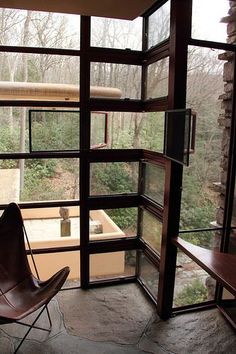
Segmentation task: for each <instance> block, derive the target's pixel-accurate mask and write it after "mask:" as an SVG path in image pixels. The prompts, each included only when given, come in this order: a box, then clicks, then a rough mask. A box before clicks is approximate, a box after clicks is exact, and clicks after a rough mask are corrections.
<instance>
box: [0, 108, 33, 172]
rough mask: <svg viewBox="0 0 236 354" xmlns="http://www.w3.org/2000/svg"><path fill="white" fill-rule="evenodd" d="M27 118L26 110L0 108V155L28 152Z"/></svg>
mask: <svg viewBox="0 0 236 354" xmlns="http://www.w3.org/2000/svg"><path fill="white" fill-rule="evenodd" d="M28 117H29V114H28V108H25V107H0V125H1V129H0V153H10V152H29V133H28V132H29V131H28V127H29V120H28ZM22 122H25V125H24V124H22ZM2 163H3V165H4V162H1V164H2Z"/></svg>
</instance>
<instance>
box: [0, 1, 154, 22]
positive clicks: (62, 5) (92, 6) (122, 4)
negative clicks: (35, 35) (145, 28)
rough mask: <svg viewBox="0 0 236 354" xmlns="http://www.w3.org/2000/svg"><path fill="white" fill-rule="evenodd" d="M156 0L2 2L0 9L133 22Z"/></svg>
mask: <svg viewBox="0 0 236 354" xmlns="http://www.w3.org/2000/svg"><path fill="white" fill-rule="evenodd" d="M155 2H156V0H63V1H62V0H61V1H60V0H48V1H45V0H0V7H6V8H14V9H26V10H36V11H48V12H62V13H70V14H79V15H85V16H99V17H111V18H120V19H126V20H133V19H135V18H136V17H138V16H139V15H142V14H143V13H144V12H145V11H146V10H147V9H148V8H149V7H150V6H151V5H152V4H154V3H155Z"/></svg>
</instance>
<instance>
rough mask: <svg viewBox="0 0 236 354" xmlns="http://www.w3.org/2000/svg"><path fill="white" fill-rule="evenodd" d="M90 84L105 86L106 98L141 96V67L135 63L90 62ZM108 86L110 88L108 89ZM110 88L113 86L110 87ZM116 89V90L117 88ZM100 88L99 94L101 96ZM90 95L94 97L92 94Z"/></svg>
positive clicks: (137, 97)
mask: <svg viewBox="0 0 236 354" xmlns="http://www.w3.org/2000/svg"><path fill="white" fill-rule="evenodd" d="M90 75H91V85H92V86H100V87H104V88H105V87H106V88H107V90H106V93H105V96H107V97H108V98H120V97H121V98H136V99H139V98H140V97H141V67H140V66H137V65H126V64H113V63H91V71H90ZM108 88H110V89H108ZM111 88H115V89H116V90H114V89H111ZM117 89H118V90H117ZM102 92H103V91H102V90H101V94H100V96H101V97H102V96H103V93H102ZM91 96H93V97H94V95H92V93H91Z"/></svg>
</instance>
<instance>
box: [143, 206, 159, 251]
mask: <svg viewBox="0 0 236 354" xmlns="http://www.w3.org/2000/svg"><path fill="white" fill-rule="evenodd" d="M141 225H142V229H141V237H142V238H143V239H144V240H145V241H147V242H148V243H149V244H150V245H151V246H152V247H153V248H154V249H155V250H156V251H157V252H158V253H160V252H161V238H162V223H161V222H160V221H159V220H158V219H157V218H156V217H155V216H154V215H152V214H151V213H149V212H148V211H147V210H144V209H143V210H142V224H141Z"/></svg>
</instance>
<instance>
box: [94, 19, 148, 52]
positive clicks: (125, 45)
mask: <svg viewBox="0 0 236 354" xmlns="http://www.w3.org/2000/svg"><path fill="white" fill-rule="evenodd" d="M91 46H94V47H105V48H117V49H131V50H141V49H142V18H141V17H137V18H136V19H135V20H133V21H128V20H118V19H113V18H102V17H92V18H91Z"/></svg>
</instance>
